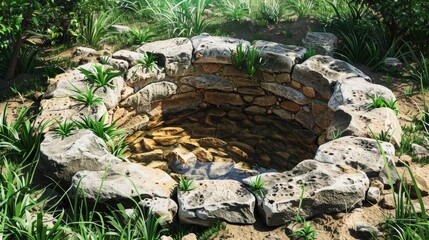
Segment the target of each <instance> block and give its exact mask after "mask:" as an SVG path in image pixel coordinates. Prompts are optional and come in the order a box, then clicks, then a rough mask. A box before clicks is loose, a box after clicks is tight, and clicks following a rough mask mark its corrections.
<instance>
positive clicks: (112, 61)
mask: <svg viewBox="0 0 429 240" xmlns="http://www.w3.org/2000/svg"><path fill="white" fill-rule="evenodd" d="M107 62H108V64H109V65H111V66H112V67H114V68H118V69H120V70H121V71H124V72H125V71H127V70H128V68H129V67H130V64H129V63H128V62H127V61H125V60H122V59H116V58H108V59H107Z"/></svg>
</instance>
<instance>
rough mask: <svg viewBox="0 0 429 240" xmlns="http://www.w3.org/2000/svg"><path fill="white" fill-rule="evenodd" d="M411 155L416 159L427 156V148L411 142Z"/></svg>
mask: <svg viewBox="0 0 429 240" xmlns="http://www.w3.org/2000/svg"><path fill="white" fill-rule="evenodd" d="M411 148H412V150H413V155H414V156H415V157H416V158H418V159H424V158H429V149H427V148H425V147H423V146H421V145H418V144H416V143H413V144H411Z"/></svg>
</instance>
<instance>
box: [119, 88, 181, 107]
mask: <svg viewBox="0 0 429 240" xmlns="http://www.w3.org/2000/svg"><path fill="white" fill-rule="evenodd" d="M176 90H177V85H176V84H174V83H172V82H166V81H163V82H157V83H152V84H149V85H147V86H146V87H144V88H143V89H141V90H140V91H138V92H137V93H135V94H133V95H131V96H130V97H128V98H127V99H126V100H125V101H124V103H123V105H124V106H130V107H134V108H136V109H137V111H138V112H140V113H141V112H144V113H148V112H149V111H150V110H151V108H152V104H151V103H152V101H155V100H160V99H163V98H167V97H169V96H171V95H173V94H174V93H176Z"/></svg>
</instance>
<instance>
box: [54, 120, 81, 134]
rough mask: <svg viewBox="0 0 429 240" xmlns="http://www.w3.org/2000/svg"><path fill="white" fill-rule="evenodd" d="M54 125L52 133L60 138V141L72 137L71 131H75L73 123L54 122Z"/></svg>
mask: <svg viewBox="0 0 429 240" xmlns="http://www.w3.org/2000/svg"><path fill="white" fill-rule="evenodd" d="M56 123H57V127H56V128H55V129H54V131H55V133H56V134H57V135H58V136H61V138H62V139H64V138H65V137H68V136H71V135H73V130H75V127H76V126H75V122H74V121H70V122H68V121H67V120H65V121H64V122H60V121H58V120H56Z"/></svg>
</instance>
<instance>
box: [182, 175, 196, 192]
mask: <svg viewBox="0 0 429 240" xmlns="http://www.w3.org/2000/svg"><path fill="white" fill-rule="evenodd" d="M193 183H194V179H190V180H187V179H186V178H183V177H180V178H179V186H178V188H179V190H180V191H182V192H189V191H192V190H194V189H195V186H193Z"/></svg>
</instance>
